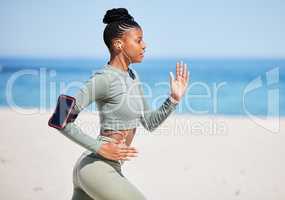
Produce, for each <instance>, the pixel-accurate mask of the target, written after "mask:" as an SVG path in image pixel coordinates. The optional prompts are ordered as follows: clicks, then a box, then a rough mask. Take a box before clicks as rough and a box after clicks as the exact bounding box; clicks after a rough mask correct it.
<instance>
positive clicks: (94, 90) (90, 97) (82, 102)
mask: <svg viewBox="0 0 285 200" xmlns="http://www.w3.org/2000/svg"><path fill="white" fill-rule="evenodd" d="M109 84H110V83H109V81H108V79H107V76H105V75H104V74H100V73H96V74H95V75H94V76H93V77H91V78H90V79H89V80H88V81H86V82H85V84H84V86H83V87H82V88H81V89H80V90H79V92H78V93H77V94H76V96H75V99H76V104H75V113H76V114H79V113H80V112H81V111H82V110H83V109H84V108H86V107H87V106H88V105H89V104H91V103H92V102H94V101H96V100H104V98H106V96H107V95H108V89H109ZM59 131H60V132H61V133H62V134H63V135H65V136H66V137H68V138H69V139H71V140H72V141H74V142H76V143H77V144H79V145H81V146H82V147H84V148H86V149H88V150H90V151H91V152H94V153H96V152H98V150H99V149H100V147H101V145H102V144H103V143H104V142H103V141H102V140H100V138H97V139H95V138H93V137H90V136H89V135H87V134H85V133H84V132H83V131H82V130H81V128H80V127H78V126H77V125H76V124H75V123H74V122H70V123H68V124H67V125H66V126H65V127H64V129H62V130H59Z"/></svg>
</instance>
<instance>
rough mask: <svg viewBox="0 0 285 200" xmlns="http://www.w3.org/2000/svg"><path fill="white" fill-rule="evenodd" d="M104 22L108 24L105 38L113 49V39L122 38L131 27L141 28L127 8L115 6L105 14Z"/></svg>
mask: <svg viewBox="0 0 285 200" xmlns="http://www.w3.org/2000/svg"><path fill="white" fill-rule="evenodd" d="M103 23H104V24H107V26H106V27H105V30H104V34H103V39H104V42H105V44H106V46H107V47H108V49H109V50H111V46H112V40H113V39H115V38H121V37H122V35H123V34H124V32H126V31H128V30H129V29H131V28H140V29H141V27H140V25H139V24H138V23H137V22H136V21H134V18H133V17H132V16H131V15H130V14H129V12H128V10H127V9H126V8H113V9H111V10H108V11H107V12H106V14H105V16H104V19H103Z"/></svg>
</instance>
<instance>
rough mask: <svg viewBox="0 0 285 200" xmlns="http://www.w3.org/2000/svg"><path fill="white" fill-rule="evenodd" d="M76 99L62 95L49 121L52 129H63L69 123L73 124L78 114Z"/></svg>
mask: <svg viewBox="0 0 285 200" xmlns="http://www.w3.org/2000/svg"><path fill="white" fill-rule="evenodd" d="M75 102H76V100H75V98H74V97H72V96H68V95H60V96H59V97H58V100H57V104H56V108H55V111H54V113H53V114H52V116H51V117H50V119H49V121H48V125H49V126H50V127H53V128H56V129H63V128H64V127H65V126H66V124H67V123H68V122H73V121H74V120H75V119H76V117H77V115H78V113H75V109H74V107H75Z"/></svg>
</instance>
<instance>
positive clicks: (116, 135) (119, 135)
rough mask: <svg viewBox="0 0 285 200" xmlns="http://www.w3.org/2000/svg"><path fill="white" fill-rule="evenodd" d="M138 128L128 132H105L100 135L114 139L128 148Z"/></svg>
mask: <svg viewBox="0 0 285 200" xmlns="http://www.w3.org/2000/svg"><path fill="white" fill-rule="evenodd" d="M135 132H136V128H134V129H128V130H119V131H114V130H104V131H102V132H101V133H100V135H103V136H106V137H110V138H112V139H115V140H117V141H118V142H119V143H121V144H125V145H127V146H130V144H131V143H132V140H133V137H134V135H135Z"/></svg>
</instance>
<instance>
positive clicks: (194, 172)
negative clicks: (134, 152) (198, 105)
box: [0, 108, 285, 200]
mask: <svg viewBox="0 0 285 200" xmlns="http://www.w3.org/2000/svg"><path fill="white" fill-rule="evenodd" d="M49 116H50V113H49V112H45V113H43V114H40V113H38V114H30V115H27V114H21V113H18V112H16V111H13V110H9V109H8V108H7V109H1V110H0V121H1V129H0V176H1V179H0V199H3V200H18V199H21V200H34V199H36V200H38V199H41V200H54V199H56V200H57V199H58V200H64V199H71V195H72V168H73V166H74V164H75V162H76V160H77V158H78V157H79V156H80V154H81V153H82V152H83V151H84V149H83V148H82V147H81V146H79V145H77V144H75V143H74V142H72V141H71V140H69V139H68V138H66V137H65V136H63V135H61V134H60V133H59V132H57V131H56V130H55V129H52V128H49V127H48V126H47V121H48V118H49ZM77 123H78V124H79V125H80V126H81V127H84V128H83V129H84V130H85V131H86V132H87V133H88V134H93V135H94V137H95V136H96V135H97V133H98V130H99V126H98V115H97V114H96V113H95V114H91V113H87V112H84V113H82V114H81V115H80V116H79V119H78V120H77ZM272 123H274V120H272ZM275 123H276V121H275ZM284 144H285V119H284V118H281V119H280V130H279V132H277V133H273V132H271V131H269V130H266V129H265V128H264V127H262V125H260V124H257V123H255V122H254V121H253V120H251V119H250V118H248V117H222V116H220V117H215V116H203V117H198V116H190V115H177V114H173V115H171V117H170V118H168V119H167V120H166V121H165V122H164V123H163V125H162V126H161V127H159V128H158V129H157V130H156V131H154V132H151V133H149V132H146V131H145V130H144V129H143V128H142V126H141V127H139V128H138V132H137V133H136V136H135V139H134V141H133V144H132V145H133V146H135V147H137V148H138V150H139V152H140V153H139V156H138V157H136V158H133V159H132V160H131V161H126V162H125V163H124V165H123V167H122V168H123V173H124V174H125V176H126V177H127V178H128V179H129V180H130V181H131V182H132V183H133V184H134V185H136V186H137V187H138V188H139V189H140V190H141V191H142V192H143V193H144V194H145V196H146V197H147V198H148V199H150V200H157V199H164V200H173V199H195V200H202V199H203V200H209V199H219V200H231V199H243V200H253V199H259V200H262V199H264V200H268V199H274V200H279V199H280V200H284V199H285V190H284V185H285V159H284V158H285V145H284ZM107 187H108V186H107Z"/></svg>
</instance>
